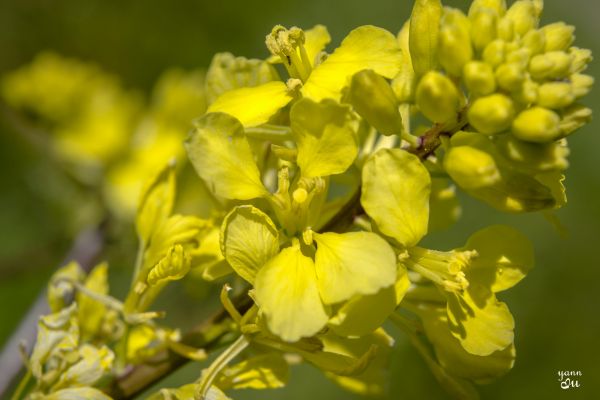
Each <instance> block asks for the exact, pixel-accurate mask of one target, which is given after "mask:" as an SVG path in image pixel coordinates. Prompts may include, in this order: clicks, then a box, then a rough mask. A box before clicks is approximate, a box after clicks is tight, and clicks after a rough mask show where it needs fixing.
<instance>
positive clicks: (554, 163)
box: [496, 135, 569, 172]
mask: <svg viewBox="0 0 600 400" xmlns="http://www.w3.org/2000/svg"><path fill="white" fill-rule="evenodd" d="M496 145H497V148H498V149H499V150H500V152H501V153H502V155H504V156H505V157H506V158H508V159H509V160H511V161H513V162H515V163H517V164H518V165H519V166H520V167H521V168H523V169H526V170H534V171H538V172H545V171H563V170H565V169H567V167H568V166H569V162H568V161H567V156H568V155H569V148H568V147H567V146H566V145H565V143H562V141H558V142H550V143H529V142H524V141H522V140H519V139H517V138H515V137H514V136H512V135H505V136H503V137H501V138H499V140H498V141H497V142H496Z"/></svg>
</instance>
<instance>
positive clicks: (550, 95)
mask: <svg viewBox="0 0 600 400" xmlns="http://www.w3.org/2000/svg"><path fill="white" fill-rule="evenodd" d="M573 101H575V96H574V95H573V90H572V86H571V84H569V83H567V82H548V83H544V84H543V85H540V87H539V88H538V99H537V104H538V105H539V106H541V107H546V108H554V109H557V108H564V107H567V106H568V105H571V103H573Z"/></svg>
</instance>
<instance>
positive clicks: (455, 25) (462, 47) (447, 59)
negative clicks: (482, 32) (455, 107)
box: [438, 8, 473, 76]
mask: <svg viewBox="0 0 600 400" xmlns="http://www.w3.org/2000/svg"><path fill="white" fill-rule="evenodd" d="M438 58H439V61H440V64H441V65H442V67H443V68H444V69H445V70H446V71H447V72H448V73H449V74H450V75H453V76H460V74H461V72H462V68H463V66H464V65H465V64H466V63H467V62H468V61H470V60H471V58H473V49H472V48H471V37H470V34H469V20H468V18H467V17H466V16H465V15H464V14H463V13H462V12H461V11H460V10H455V9H451V8H446V9H444V13H443V15H442V20H441V26H440V37H439V41H438Z"/></svg>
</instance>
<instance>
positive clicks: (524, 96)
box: [511, 79, 539, 104]
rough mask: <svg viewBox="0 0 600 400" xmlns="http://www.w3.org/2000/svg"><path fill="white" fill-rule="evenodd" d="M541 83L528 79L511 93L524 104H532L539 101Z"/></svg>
mask: <svg viewBox="0 0 600 400" xmlns="http://www.w3.org/2000/svg"><path fill="white" fill-rule="evenodd" d="M538 87H539V85H538V84H537V83H535V82H534V81H532V80H531V79H526V80H525V81H524V82H523V84H522V85H521V87H520V88H519V90H517V91H515V92H513V93H511V95H512V97H513V99H515V100H516V101H518V102H519V103H523V104H531V103H534V102H536V101H537V98H538Z"/></svg>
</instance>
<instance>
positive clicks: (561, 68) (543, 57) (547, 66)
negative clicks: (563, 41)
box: [529, 51, 573, 79]
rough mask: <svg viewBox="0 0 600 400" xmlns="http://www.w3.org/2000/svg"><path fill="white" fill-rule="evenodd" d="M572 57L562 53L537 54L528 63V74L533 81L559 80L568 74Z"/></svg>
mask: <svg viewBox="0 0 600 400" xmlns="http://www.w3.org/2000/svg"><path fill="white" fill-rule="evenodd" d="M572 59H573V57H572V56H571V55H569V54H567V53H565V52H564V51H551V52H549V53H545V54H538V55H537V56H535V57H533V58H532V59H531V62H530V63H529V73H530V74H531V77H532V78H534V79H559V78H564V77H565V76H567V75H568V74H569V70H570V67H571V61H572Z"/></svg>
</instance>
